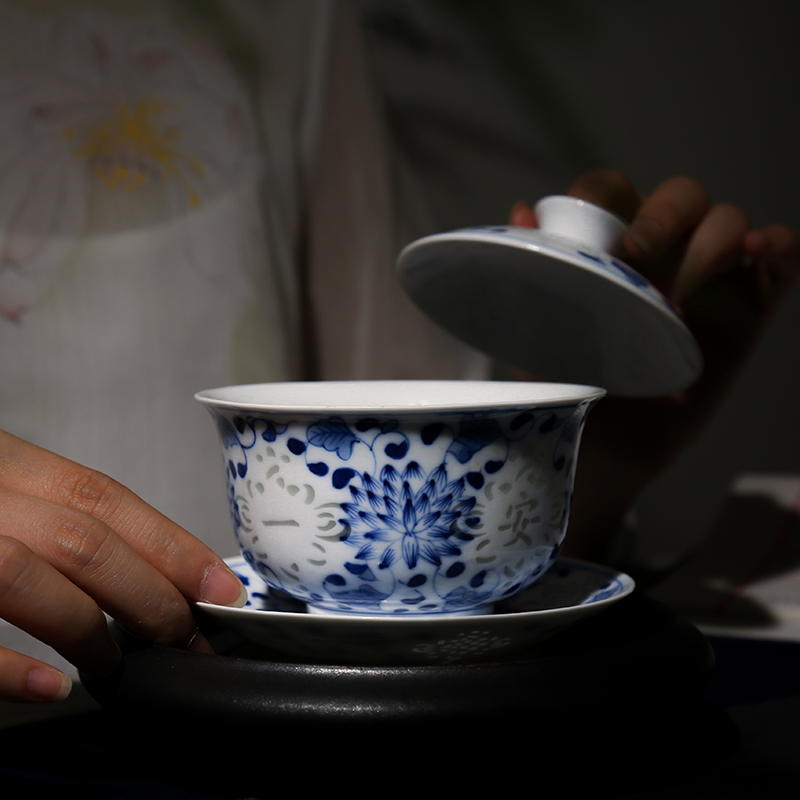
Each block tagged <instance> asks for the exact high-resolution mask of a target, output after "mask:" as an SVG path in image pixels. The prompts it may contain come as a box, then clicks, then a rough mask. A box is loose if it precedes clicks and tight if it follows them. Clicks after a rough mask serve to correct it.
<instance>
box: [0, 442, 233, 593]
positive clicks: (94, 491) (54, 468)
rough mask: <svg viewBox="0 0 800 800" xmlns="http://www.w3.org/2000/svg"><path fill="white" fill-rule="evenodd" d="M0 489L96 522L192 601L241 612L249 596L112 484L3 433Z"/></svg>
mask: <svg viewBox="0 0 800 800" xmlns="http://www.w3.org/2000/svg"><path fill="white" fill-rule="evenodd" d="M0 488H3V489H7V490H9V491H12V492H19V493H22V494H27V495H30V496H33V497H39V498H40V499H43V500H47V501H49V502H52V503H55V504H57V505H61V506H64V507H66V508H69V509H72V510H74V511H78V512H81V513H82V514H85V515H86V516H88V517H91V518H94V519H97V520H98V521H100V522H102V523H103V524H104V525H106V526H107V527H108V528H110V529H112V530H113V531H115V532H116V534H118V536H119V537H121V538H122V539H124V540H125V541H126V542H127V543H128V544H129V545H130V546H131V547H132V548H133V549H134V550H135V551H136V552H137V553H138V554H139V555H140V556H141V557H142V558H143V559H144V560H145V561H147V562H148V563H149V564H150V565H152V566H153V567H154V568H155V569H156V570H158V571H159V572H160V573H162V574H163V575H164V576H165V577H166V578H167V580H169V581H170V582H171V583H172V584H173V585H174V586H175V587H177V589H178V590H179V592H180V593H181V594H182V595H183V596H184V597H186V598H188V599H189V600H204V601H206V602H209V603H214V604H217V605H233V606H242V605H244V603H245V602H246V599H247V592H246V590H245V588H244V586H242V584H241V582H240V581H239V579H238V578H237V577H236V576H235V575H234V573H233V572H232V571H231V570H230V569H229V568H228V567H227V565H226V564H225V562H224V561H223V560H222V559H221V558H219V556H217V555H216V554H215V553H214V552H213V551H212V550H211V549H209V548H208V547H206V546H205V545H204V544H202V543H201V542H200V541H199V540H198V539H196V538H195V537H194V536H192V535H191V534H190V533H188V531H186V530H184V529H183V528H181V527H180V526H179V525H177V524H175V523H174V522H172V521H171V520H169V519H168V518H167V517H165V516H164V515H163V514H160V513H159V512H157V511H156V510H155V509H153V508H152V507H150V506H149V505H147V503H145V502H144V501H143V500H141V498H139V497H137V496H136V495H135V494H134V493H133V492H131V491H130V490H129V489H127V488H125V487H124V486H122V485H121V484H119V483H117V482H116V481H114V480H112V479H111V478H109V477H107V476H105V475H103V474H101V473H99V472H96V471H94V470H91V469H88V468H86V467H83V466H81V465H79V464H76V463H74V462H72V461H69V460H67V459H64V458H61V457H59V456H56V455H55V454H53V453H50V452H48V451H46V450H42V449H41V448H38V447H35V446H33V445H31V444H29V443H27V442H23V441H22V440H20V439H17V438H16V437H13V436H11V435H10V434H8V433H4V432H1V431H0Z"/></svg>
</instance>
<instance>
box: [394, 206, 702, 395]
mask: <svg viewBox="0 0 800 800" xmlns="http://www.w3.org/2000/svg"><path fill="white" fill-rule="evenodd" d="M536 214H537V217H538V219H539V224H540V225H541V227H540V228H539V229H532V228H518V227H512V226H487V227H478V228H467V229H464V230H458V231H452V232H450V233H443V234H436V235H434V236H428V237H425V238H423V239H419V240H417V241H415V242H412V243H411V244H409V245H408V246H407V247H406V248H405V249H404V250H403V251H402V252H401V254H400V256H399V258H398V272H399V277H400V281H401V283H402V285H403V286H404V288H405V290H406V291H407V292H408V294H409V295H410V297H411V298H412V300H414V302H415V303H416V304H417V305H418V306H419V307H420V308H421V309H422V310H423V311H424V312H425V313H426V314H428V315H429V316H430V317H431V318H432V319H434V320H435V321H436V322H438V323H439V324H440V325H442V326H443V327H444V328H446V329H447V330H448V331H450V332H451V333H452V334H454V335H455V336H457V337H458V338H460V339H461V340H462V341H464V342H466V343H467V344H469V345H471V346H473V347H475V348H477V349H478V350H481V351H483V352H485V353H487V354H489V355H490V356H492V357H493V358H495V359H497V360H498V361H500V362H502V363H506V364H508V365H510V366H513V367H517V368H519V369H522V370H525V371H527V372H530V373H532V374H533V375H535V376H536V377H539V378H541V379H544V380H548V381H564V382H569V383H583V384H592V385H596V386H602V387H603V388H605V389H606V390H607V391H608V392H609V393H610V394H616V395H623V396H630V397H637V396H639V397H642V396H658V395H664V394H670V393H672V392H676V391H679V390H681V389H684V388H686V387H687V386H688V385H690V384H691V383H693V382H694V381H695V380H696V378H697V377H698V375H699V374H700V372H701V371H702V366H703V362H702V357H701V354H700V350H699V348H698V346H697V343H696V342H695V340H694V337H693V336H692V334H691V333H690V331H689V330H688V328H687V327H686V325H685V324H684V323H683V321H682V319H681V317H680V315H679V314H678V313H677V311H676V310H675V309H674V308H673V307H672V306H671V305H670V304H669V302H668V301H667V300H666V299H665V298H664V297H663V295H661V293H660V292H659V291H658V290H657V289H656V288H655V287H654V286H653V285H652V284H651V283H650V282H649V281H648V280H647V279H646V278H644V277H643V276H642V275H640V274H639V273H637V272H636V271H635V270H633V269H631V268H630V267H629V266H628V265H626V264H625V263H624V262H623V261H622V260H620V258H619V255H618V254H619V253H621V251H622V244H621V243H622V234H623V232H624V230H625V225H624V223H623V222H622V221H621V220H620V219H618V218H617V217H615V216H614V215H613V214H610V213H609V212H607V211H605V210H603V209H601V208H598V207H597V206H594V205H592V204H590V203H586V202H584V201H581V200H577V199H575V198H571V197H559V196H555V197H548V198H544V199H543V200H541V201H540V202H539V203H538V204H537V206H536Z"/></svg>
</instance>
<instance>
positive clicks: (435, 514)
mask: <svg viewBox="0 0 800 800" xmlns="http://www.w3.org/2000/svg"><path fill="white" fill-rule="evenodd" d="M590 405H591V403H590V402H583V403H579V404H577V405H569V406H567V407H559V408H548V409H536V410H535V411H531V410H525V409H522V410H519V411H517V412H513V413H505V414H500V415H498V414H494V415H492V414H475V413H470V414H464V415H462V416H461V417H459V418H457V419H456V420H453V419H452V418H447V417H444V416H442V417H437V416H435V415H431V416H425V417H424V418H423V417H421V418H420V422H419V424H418V425H417V426H412V427H411V428H409V426H408V425H404V427H403V428H402V429H401V426H400V422H399V420H397V419H392V418H368V417H352V418H344V417H342V416H335V415H332V416H330V417H327V418H323V419H306V420H304V419H288V418H281V417H267V416H263V415H259V414H252V415H243V414H237V413H233V412H230V411H227V410H221V409H214V410H213V413H214V415H215V417H216V420H217V425H218V428H219V433H220V438H221V441H222V446H223V452H224V456H225V466H226V476H227V481H228V497H229V503H230V510H231V519H232V522H233V526H234V531H235V533H236V536H237V538H238V540H239V544H240V546H241V548H242V552H243V555H244V556H245V558H246V559H247V561H248V563H249V564H250V565H251V566H252V567H253V569H254V570H255V571H256V572H258V573H259V574H260V575H261V576H262V577H263V578H264V579H265V580H266V581H267V582H268V583H269V584H270V585H271V586H272V587H274V588H277V589H281V590H284V591H286V592H288V593H289V594H291V595H293V596H295V597H298V598H300V599H303V600H305V601H306V602H308V603H310V604H312V605H315V606H317V607H320V608H323V609H325V610H327V611H340V612H347V611H350V612H359V611H360V612H362V613H364V612H367V613H376V612H377V613H396V614H402V613H415V612H416V613H421V612H432V611H438V612H443V613H452V612H458V611H463V610H466V609H477V610H480V609H485V608H486V607H487V606H489V605H491V604H492V603H493V602H495V601H496V600H498V599H500V598H502V597H505V596H509V595H512V594H515V593H516V592H518V591H519V590H520V589H521V588H524V587H525V586H527V585H529V584H530V583H531V582H532V581H533V580H534V579H535V578H536V577H537V576H538V575H539V574H541V573H542V572H544V571H545V570H546V569H547V568H548V567H549V566H550V564H551V563H552V562H553V560H554V559H555V558H556V557H557V555H558V553H559V551H560V547H561V542H562V539H563V535H564V532H565V529H566V524H567V520H568V517H569V509H570V505H571V494H572V483H573V479H574V465H575V453H576V448H577V445H578V440H579V437H580V431H581V428H582V424H583V420H584V417H585V414H586V412H587V411H588V408H589V407H590ZM537 448H538V452H535V453H534V452H533V451H535V450H537ZM537 460H538V462H537ZM537 463H538V467H537ZM267 494H269V497H270V498H271V499H272V501H273V502H272V503H271V504H267V505H266V506H265V505H264V501H263V500H262V497H261V496H262V495H263V496H264V497H266V496H267ZM287 495H288V497H287ZM298 496H299V497H298ZM284 501H285V502H284ZM265 508H266V510H268V511H269V514H270V516H269V517H267V516H266V511H265ZM257 509H260V510H257ZM312 529H313V536H311V542H310V544H309V550H308V556H307V557H306V558H305V559H304V560H299V559H296V560H295V561H292V562H291V563H289V564H288V565H287V564H286V563H285V560H284V559H281V558H279V557H277V556H276V555H274V554H275V552H276V551H277V550H279V549H280V548H281V546H282V545H281V544H280V542H281V541H282V539H281V537H291V536H295V537H296V536H300V535H306V536H307V535H308V534H309V533H310V532H311V530H312Z"/></svg>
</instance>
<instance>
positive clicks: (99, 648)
mask: <svg viewBox="0 0 800 800" xmlns="http://www.w3.org/2000/svg"><path fill="white" fill-rule="evenodd" d="M0 616H2V618H3V619H5V620H7V621H8V622H10V623H11V624H12V625H16V626H17V627H18V628H20V629H22V630H24V631H26V632H27V633H29V634H30V635H31V636H34V637H35V638H37V639H39V640H40V641H42V642H45V643H46V644H48V645H50V646H51V647H52V648H54V649H55V650H56V651H57V652H59V653H60V654H61V655H62V656H64V658H66V659H67V660H68V661H70V662H71V663H73V664H74V665H75V666H76V667H78V668H79V669H83V670H86V671H87V672H94V673H100V674H103V673H109V672H111V671H113V670H114V668H115V667H116V666H117V664H118V663H119V660H120V652H119V648H118V647H117V645H116V644H115V642H114V641H113V639H112V638H111V635H110V634H109V632H108V625H107V624H106V619H105V617H104V616H103V613H102V611H101V610H100V608H99V607H98V606H97V604H96V603H95V602H94V601H93V600H92V599H91V598H90V597H89V596H88V595H87V594H85V593H84V592H82V591H81V590H80V589H79V588H78V587H77V586H76V585H75V584H73V583H72V582H71V581H69V580H68V579H67V578H65V577H64V576H63V575H62V574H61V573H59V572H58V570H56V569H54V568H53V567H52V566H51V565H49V564H47V563H46V562H44V561H42V559H40V558H39V557H38V556H36V554H35V553H34V552H33V551H32V550H31V549H30V548H28V547H27V546H26V545H25V544H24V543H23V542H20V541H19V540H18V539H15V538H13V537H8V536H0ZM18 666H19V665H18ZM18 677H19V676H18Z"/></svg>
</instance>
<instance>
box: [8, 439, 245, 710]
mask: <svg viewBox="0 0 800 800" xmlns="http://www.w3.org/2000/svg"><path fill="white" fill-rule="evenodd" d="M0 504H2V508H3V516H2V520H0V617H2V618H4V619H6V620H8V621H9V622H11V623H13V624H14V625H17V626H18V627H20V628H21V629H23V630H25V631H27V632H28V633H30V634H31V635H33V636H35V637H37V638H38V639H41V640H42V641H44V642H45V643H47V644H49V645H51V646H52V647H53V648H55V650H57V651H58V652H59V653H61V654H62V655H63V656H64V657H65V658H66V659H68V660H69V661H70V662H72V663H73V664H75V665H76V666H77V667H78V668H80V669H82V670H84V671H86V672H89V673H92V672H94V673H104V672H110V671H112V670H113V669H114V667H116V666H117V664H118V662H119V659H120V653H119V650H118V648H117V646H116V644H115V643H114V642H113V640H112V639H111V637H110V636H109V632H108V628H107V625H106V620H105V618H104V616H103V613H102V612H103V611H105V612H107V613H109V614H111V615H112V616H114V617H115V618H116V619H118V620H119V621H120V622H122V623H123V624H124V625H125V626H126V627H128V628H129V629H130V630H132V631H134V632H136V633H138V634H140V635H142V636H144V637H147V638H149V639H151V640H153V641H157V642H161V643H163V644H171V645H175V646H180V647H191V649H193V650H197V651H205V652H211V650H210V647H209V646H208V644H207V643H206V642H205V640H204V639H203V638H202V636H201V635H200V634H199V633H198V631H197V627H196V625H195V622H194V619H193V617H192V614H191V611H190V608H189V603H188V601H189V600H207V601H209V602H212V603H217V604H222V605H237V606H241V605H243V604H244V602H245V601H246V593H245V590H244V587H243V586H242V585H241V583H240V582H239V580H238V578H236V576H235V575H234V574H233V573H232V572H231V571H230V570H229V569H228V567H227V566H226V565H225V563H224V562H223V561H222V560H221V559H220V558H218V557H217V556H216V555H215V554H214V553H213V552H212V551H211V550H209V549H208V548H207V547H206V546H205V545H203V544H202V543H201V542H200V541H198V540H197V539H195V538H194V537H193V536H191V535H190V534H189V533H187V532H186V531H185V530H183V529H182V528H180V527H179V526H178V525H176V524H175V523H173V522H170V520H168V519H167V518H166V517H164V516H162V515H161V514H159V513H158V512H157V511H155V510H154V509H153V508H151V507H150V506H148V505H147V504H146V503H145V502H144V501H142V500H141V499H139V498H138V497H137V496H136V495H134V494H133V493H132V492H131V491H129V490H128V489H126V488H124V487H123V486H121V485H120V484H118V483H116V482H114V481H113V480H111V479H110V478H107V477H106V476H104V475H102V474H100V473H97V472H94V471H92V470H90V469H87V468H85V467H82V466H79V465H78V464H75V463H73V462H71V461H68V460H66V459H63V458H61V457H59V456H56V455H54V454H52V453H49V452H47V451H45V450H42V449H40V448H37V447H35V446H33V445H31V444H28V443H26V442H23V441H21V440H20V439H17V438H15V437H13V436H11V435H9V434H7V433H3V432H0ZM69 690H70V680H69V678H68V677H67V676H65V675H63V674H62V673H61V672H60V671H58V670H56V669H54V668H53V667H51V666H49V665H47V664H43V663H41V662H39V661H37V660H35V659H33V658H30V657H28V656H26V655H22V654H20V653H16V652H13V651H11V650H8V649H3V648H0V699H2V700H18V701H29V702H36V701H49V700H58V699H61V698H63V697H65V696H66V695H67V694H68V693H69Z"/></svg>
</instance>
